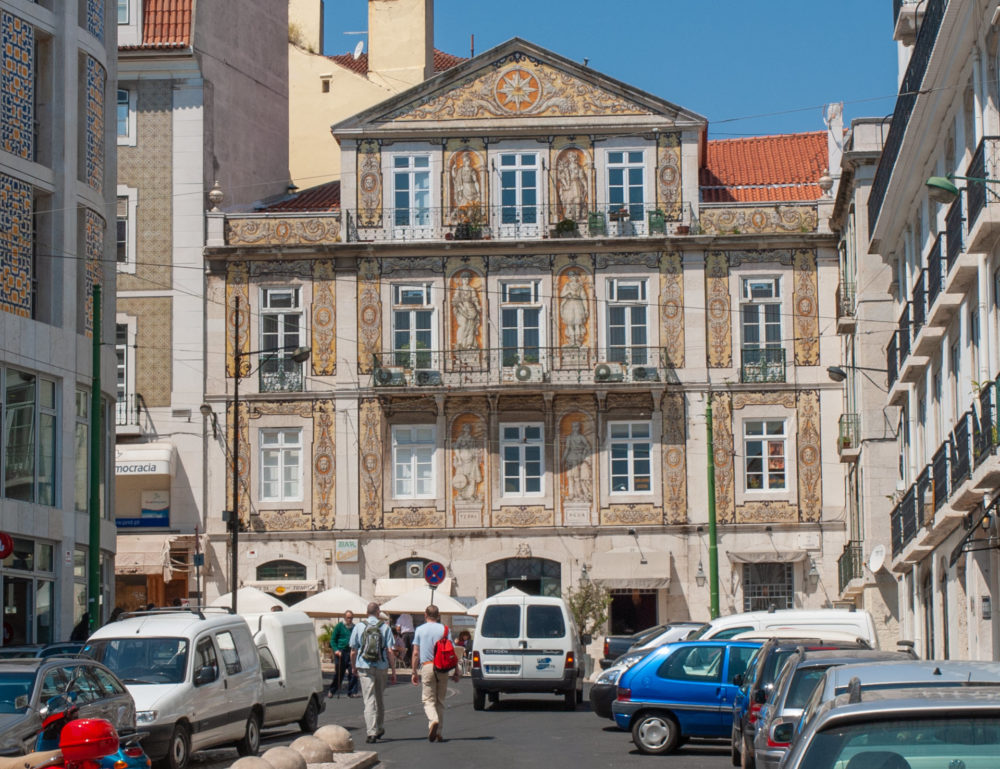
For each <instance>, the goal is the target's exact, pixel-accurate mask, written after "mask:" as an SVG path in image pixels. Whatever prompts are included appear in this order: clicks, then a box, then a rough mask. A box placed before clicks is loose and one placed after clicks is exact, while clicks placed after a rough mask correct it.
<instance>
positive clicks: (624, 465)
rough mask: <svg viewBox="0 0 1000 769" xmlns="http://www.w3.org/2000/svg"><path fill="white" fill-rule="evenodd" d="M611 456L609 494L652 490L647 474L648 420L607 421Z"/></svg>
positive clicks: (648, 467)
mask: <svg viewBox="0 0 1000 769" xmlns="http://www.w3.org/2000/svg"><path fill="white" fill-rule="evenodd" d="M608 435H609V436H610V438H609V443H610V446H609V453H610V456H611V473H610V475H611V493H612V494H616V493H617V494H648V493H650V492H651V491H652V490H653V486H652V476H651V474H650V468H651V465H650V459H649V458H650V453H651V435H650V423H649V422H611V423H609V424H608Z"/></svg>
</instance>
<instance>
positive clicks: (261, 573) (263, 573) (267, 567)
mask: <svg viewBox="0 0 1000 769" xmlns="http://www.w3.org/2000/svg"><path fill="white" fill-rule="evenodd" d="M305 578H306V567H305V566H304V565H302V564H301V563H298V562H296V561H288V560H284V559H281V560H277V561H268V562H267V563H262V564H261V565H260V566H258V567H257V579H259V580H262V581H265V580H280V581H284V582H288V581H293V580H303V579H305Z"/></svg>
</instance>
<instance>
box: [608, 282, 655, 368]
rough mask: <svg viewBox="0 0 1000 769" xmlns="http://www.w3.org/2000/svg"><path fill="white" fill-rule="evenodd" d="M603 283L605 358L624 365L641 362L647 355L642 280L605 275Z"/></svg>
mask: <svg viewBox="0 0 1000 769" xmlns="http://www.w3.org/2000/svg"><path fill="white" fill-rule="evenodd" d="M607 286H608V357H607V359H608V360H609V361H611V362H614V363H621V364H624V365H634V364H638V365H644V364H646V363H647V362H648V359H649V349H648V348H647V345H648V344H649V332H648V309H647V304H646V281H645V280H626V279H623V278H609V279H608V284H607Z"/></svg>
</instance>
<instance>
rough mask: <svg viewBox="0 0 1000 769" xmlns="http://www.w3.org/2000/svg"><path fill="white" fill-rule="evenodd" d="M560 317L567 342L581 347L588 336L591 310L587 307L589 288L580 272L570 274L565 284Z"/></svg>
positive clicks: (572, 345)
mask: <svg viewBox="0 0 1000 769" xmlns="http://www.w3.org/2000/svg"><path fill="white" fill-rule="evenodd" d="M559 317H560V318H562V322H563V328H564V329H565V331H566V343H567V344H568V345H569V346H570V347H580V346H582V345H583V343H584V341H585V339H586V337H587V320H588V319H589V318H590V310H589V308H588V307H587V289H586V288H585V287H584V285H583V281H582V280H581V279H580V273H579V272H574V273H572V274H570V276H569V279H568V280H567V281H566V285H565V286H563V290H562V298H561V303H560V305H559Z"/></svg>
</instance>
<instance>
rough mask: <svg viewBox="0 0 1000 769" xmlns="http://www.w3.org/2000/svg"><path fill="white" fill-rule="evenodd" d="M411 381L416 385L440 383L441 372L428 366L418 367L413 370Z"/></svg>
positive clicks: (430, 385) (426, 385) (428, 385)
mask: <svg viewBox="0 0 1000 769" xmlns="http://www.w3.org/2000/svg"><path fill="white" fill-rule="evenodd" d="M413 382H414V384H416V385H417V386H418V387H433V386H434V385H439V384H441V372H440V371H435V370H434V369H430V368H420V369H417V370H416V371H414V372H413Z"/></svg>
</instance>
